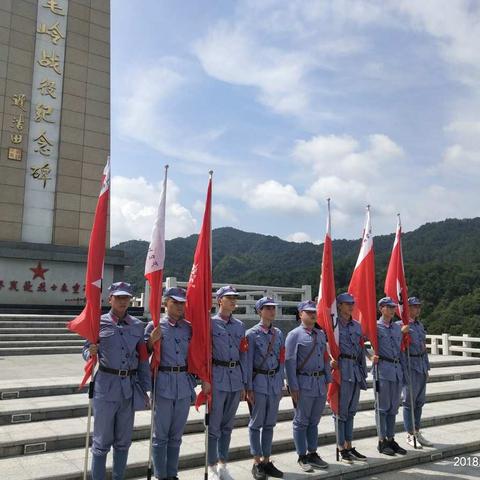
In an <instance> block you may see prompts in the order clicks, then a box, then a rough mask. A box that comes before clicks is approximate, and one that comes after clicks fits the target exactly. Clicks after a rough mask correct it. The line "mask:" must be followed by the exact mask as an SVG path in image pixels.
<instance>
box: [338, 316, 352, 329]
mask: <svg viewBox="0 0 480 480" xmlns="http://www.w3.org/2000/svg"><path fill="white" fill-rule="evenodd" d="M338 318H339V320H340V323H341V324H342V325H343V326H344V327H346V326H347V325H348V324H350V323H352V322H353V320H352V317H350V318H344V317H342V316H341V315H339V316H338Z"/></svg>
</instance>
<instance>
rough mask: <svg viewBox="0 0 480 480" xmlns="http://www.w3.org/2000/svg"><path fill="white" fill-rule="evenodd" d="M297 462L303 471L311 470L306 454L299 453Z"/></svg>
mask: <svg viewBox="0 0 480 480" xmlns="http://www.w3.org/2000/svg"><path fill="white" fill-rule="evenodd" d="M297 463H298V465H299V466H300V468H301V469H302V470H303V471H304V472H313V468H312V466H311V465H310V463H309V462H308V456H307V455H299V456H298V461H297Z"/></svg>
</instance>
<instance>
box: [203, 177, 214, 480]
mask: <svg viewBox="0 0 480 480" xmlns="http://www.w3.org/2000/svg"><path fill="white" fill-rule="evenodd" d="M212 178H213V170H210V171H209V172H208V181H209V182H211V181H212ZM210 202H211V198H210ZM210 278H212V210H210ZM211 294H212V292H210V295H211ZM208 316H209V317H210V312H208ZM208 361H209V362H211V359H209V360H208ZM211 370H212V367H211V363H210V368H209V373H211ZM210 378H211V377H210ZM211 388H212V384H210V393H209V395H207V398H206V401H205V419H204V424H205V470H204V474H203V478H204V479H205V480H208V431H209V422H210V411H209V409H208V403H209V398H210V396H211V395H212V390H211Z"/></svg>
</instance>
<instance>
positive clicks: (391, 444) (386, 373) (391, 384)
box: [373, 297, 408, 456]
mask: <svg viewBox="0 0 480 480" xmlns="http://www.w3.org/2000/svg"><path fill="white" fill-rule="evenodd" d="M378 308H379V310H380V313H381V316H380V318H379V320H378V322H377V332H378V348H377V350H376V352H375V355H374V357H373V362H374V363H376V364H377V368H375V369H374V375H375V380H377V381H379V384H380V388H379V392H378V406H377V408H378V411H379V423H380V425H379V426H378V427H379V431H380V435H379V442H378V451H379V452H380V453H383V454H384V455H389V456H394V455H395V454H396V453H398V454H400V455H405V454H406V453H407V451H406V450H405V449H404V448H402V447H400V445H398V443H397V442H396V441H395V438H394V437H395V419H396V416H397V413H398V407H399V406H400V396H401V392H402V386H403V382H404V380H405V375H404V372H405V365H404V362H403V358H402V357H401V355H400V354H401V345H402V333H406V332H408V325H403V326H402V327H400V325H398V324H397V323H395V322H393V317H394V316H395V309H396V308H397V304H396V303H395V302H394V301H393V300H392V299H391V298H390V297H384V298H382V299H380V300H379V301H378Z"/></svg>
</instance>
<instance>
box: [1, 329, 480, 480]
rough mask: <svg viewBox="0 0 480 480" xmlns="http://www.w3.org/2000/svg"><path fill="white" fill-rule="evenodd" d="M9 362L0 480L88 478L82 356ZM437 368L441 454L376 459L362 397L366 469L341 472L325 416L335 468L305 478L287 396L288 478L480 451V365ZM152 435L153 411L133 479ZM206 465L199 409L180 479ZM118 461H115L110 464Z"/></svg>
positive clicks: (141, 432)
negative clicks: (85, 471) (298, 462)
mask: <svg viewBox="0 0 480 480" xmlns="http://www.w3.org/2000/svg"><path fill="white" fill-rule="evenodd" d="M52 321H55V320H52ZM42 325H43V323H42ZM5 328H9V327H5ZM48 328H55V327H48ZM12 335H17V334H15V333H12ZM2 340H3V338H2ZM45 341H47V340H45ZM75 348H77V349H78V350H80V347H75ZM1 355H2V354H1V353H0V360H2V362H0V368H1V367H2V366H4V371H5V372H6V375H5V377H4V376H1V377H0V378H2V379H1V380H0V397H1V398H2V399H1V400H0V478H1V479H2V480H13V479H15V480H27V479H28V480H33V479H37V480H40V479H62V480H63V479H65V480H66V479H81V478H82V469H83V457H84V442H85V432H86V413H87V398H86V394H85V392H79V391H78V383H79V380H80V377H81V372H82V365H83V364H82V360H81V359H80V355H78V354H77V355H57V356H55V355H52V356H34V357H33V356H32V357H28V356H19V357H12V356H7V357H4V358H2V357H1ZM49 360H50V363H48V361H49ZM42 362H43V367H42ZM59 363H61V365H59ZM431 363H432V367H433V368H432V370H431V375H430V379H429V385H428V389H427V404H426V406H425V408H424V415H423V418H424V428H423V430H424V431H425V435H426V436H427V437H428V438H430V439H431V440H432V441H434V442H435V447H434V448H429V449H423V450H417V451H414V450H413V449H412V448H410V447H408V454H407V455H406V456H405V457H399V456H397V457H394V458H390V457H380V455H379V454H378V453H377V452H376V450H375V446H376V427H375V415H374V411H373V392H372V390H371V389H369V390H367V391H366V392H362V395H361V399H360V411H359V412H358V414H357V416H356V421H355V439H356V442H355V444H356V445H357V447H358V449H359V450H360V451H362V452H364V453H366V454H368V456H369V462H368V464H367V465H360V464H355V465H353V466H349V465H344V464H337V462H336V461H335V458H334V454H335V431H334V424H333V421H332V418H331V412H330V411H329V410H328V408H326V409H325V412H324V415H323V417H322V419H321V422H320V427H319V441H320V447H319V453H320V455H321V456H322V457H323V458H325V459H326V460H327V461H328V462H329V463H330V464H331V465H330V468H329V469H328V471H326V472H323V471H322V472H317V473H315V474H304V473H300V472H299V469H298V467H297V465H296V455H295V453H294V446H293V440H292V423H291V421H292V417H293V409H292V404H291V400H290V398H289V397H288V396H286V395H285V396H284V398H283V399H282V401H281V404H280V413H279V421H278V424H277V427H276V428H275V434H274V445H273V452H274V454H273V457H274V460H275V462H276V464H277V466H278V467H279V468H280V469H282V470H284V471H285V472H286V474H285V478H286V479H290V480H293V479H303V478H311V479H317V478H360V477H363V476H367V475H374V474H377V473H379V472H385V471H391V470H398V469H402V468H406V467H408V466H411V465H415V464H418V463H424V462H431V461H434V460H438V459H441V458H446V457H449V456H453V455H459V454H468V453H469V452H474V451H478V450H479V445H480V402H479V396H480V359H475V358H466V357H458V356H457V357H453V356H448V357H447V356H431ZM17 370H18V374H17ZM77 372H78V375H77ZM7 374H8V375H7ZM3 378H6V379H5V380H4V379H3ZM401 418H402V415H401V412H400V413H399V415H398V417H397V420H398V422H397V431H398V432H402V430H403V428H402V425H401ZM247 423H248V409H247V405H246V403H245V402H242V403H241V404H240V407H239V410H238V413H237V418H236V426H235V429H234V432H233V435H232V442H231V450H230V451H231V462H230V468H231V472H232V474H233V475H234V478H236V479H237V480H243V479H250V478H252V476H251V473H250V468H251V459H250V452H249V445H248V428H247ZM149 426H150V412H138V413H137V416H136V420H135V429H134V441H133V444H132V447H131V450H130V457H129V462H128V470H127V477H126V478H145V477H146V462H147V458H148V438H149ZM397 439H398V441H399V443H401V444H402V445H404V446H405V437H404V434H403V433H399V435H398V437H397ZM109 457H111V456H109ZM204 458H205V452H204V434H203V413H198V412H196V411H195V409H194V408H193V407H192V408H191V410H190V414H189V418H188V423H187V428H186V433H185V435H184V438H183V444H182V450H181V460H180V467H181V472H180V478H181V479H187V478H188V479H201V478H203V462H204ZM110 461H111V459H110V458H109V463H108V465H110Z"/></svg>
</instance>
